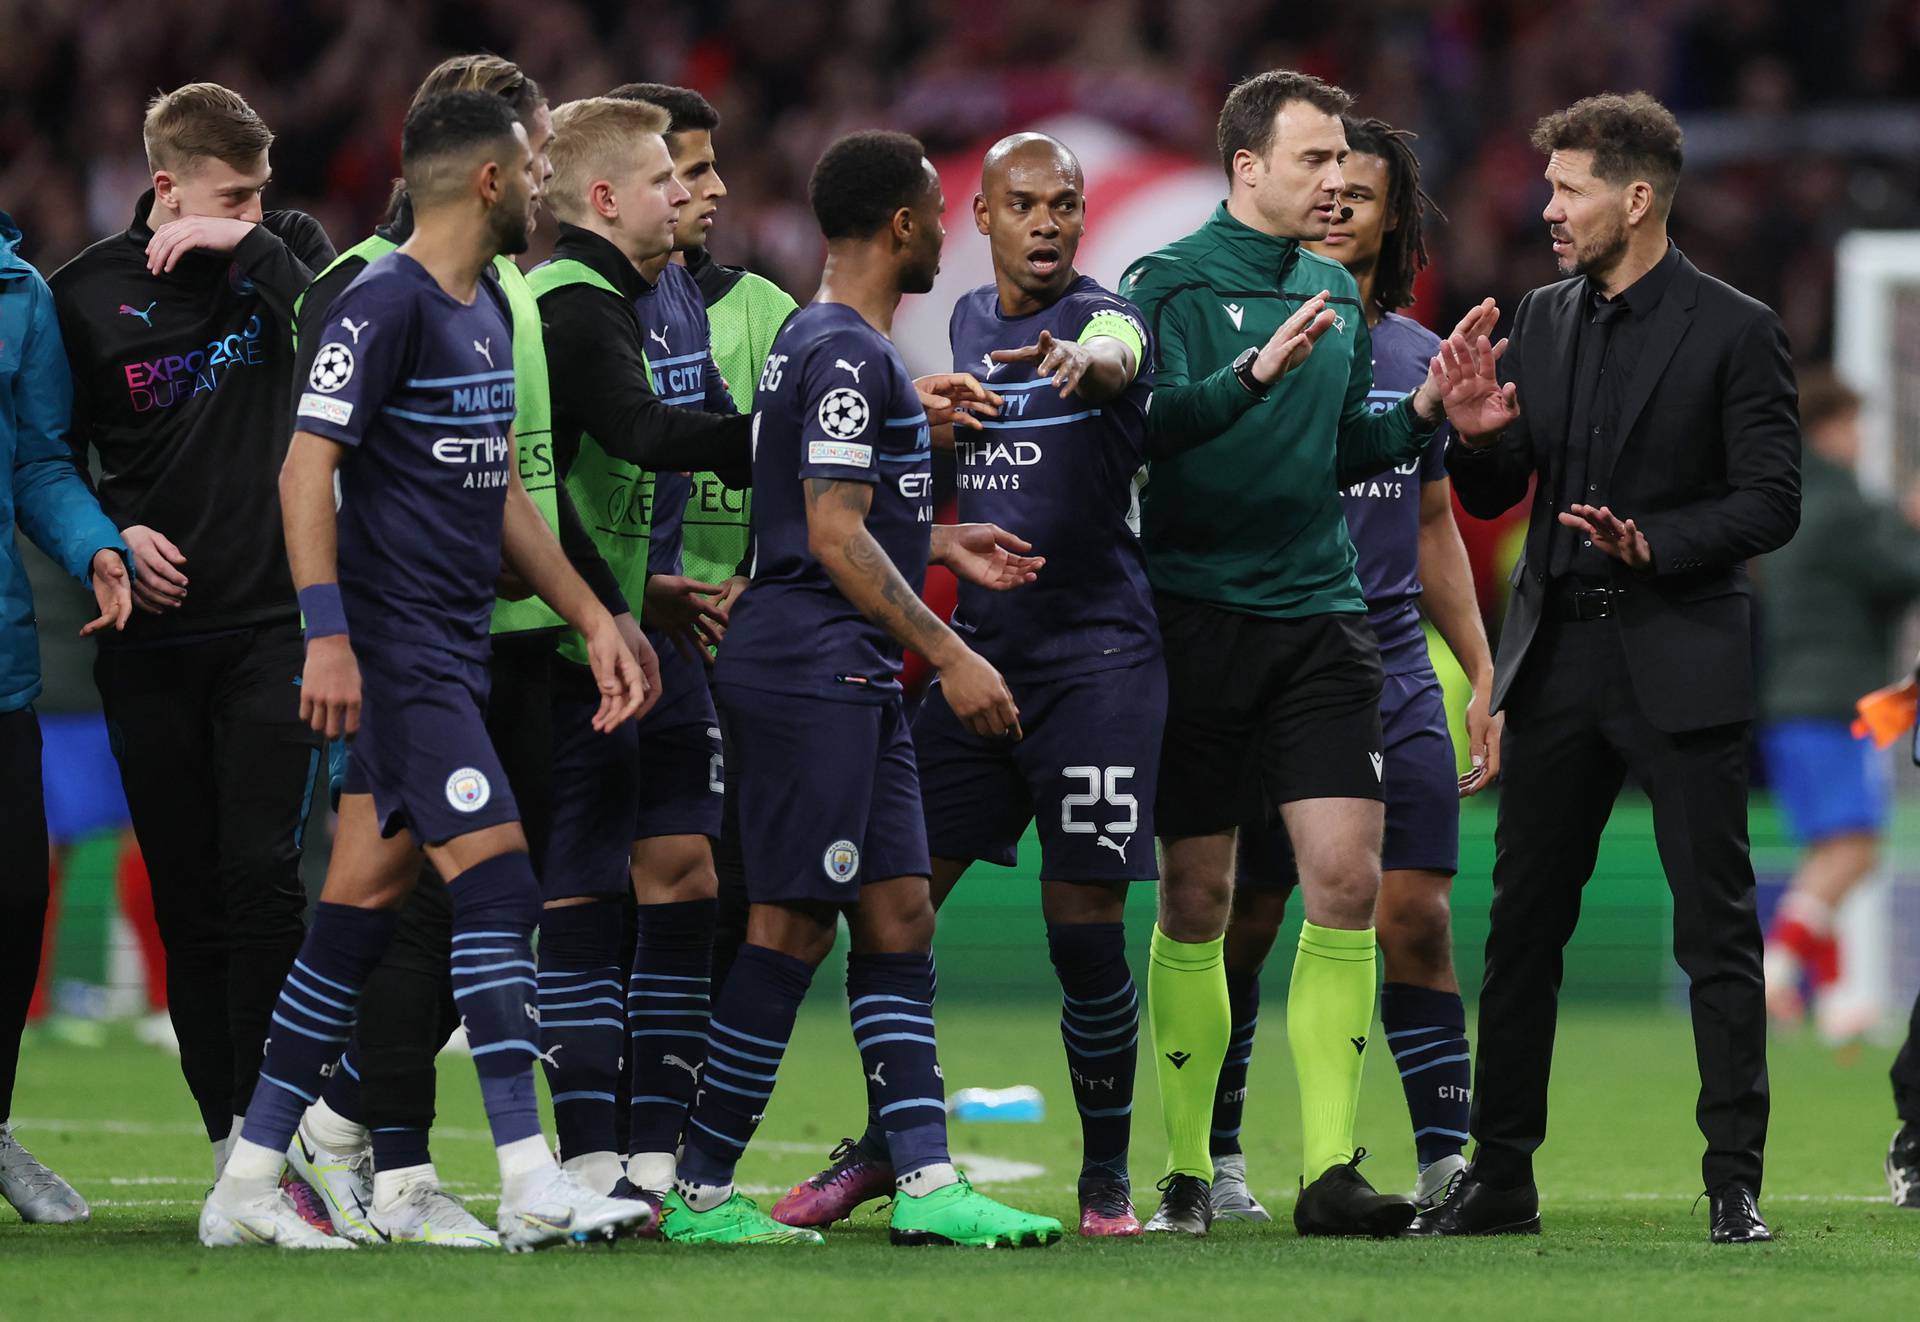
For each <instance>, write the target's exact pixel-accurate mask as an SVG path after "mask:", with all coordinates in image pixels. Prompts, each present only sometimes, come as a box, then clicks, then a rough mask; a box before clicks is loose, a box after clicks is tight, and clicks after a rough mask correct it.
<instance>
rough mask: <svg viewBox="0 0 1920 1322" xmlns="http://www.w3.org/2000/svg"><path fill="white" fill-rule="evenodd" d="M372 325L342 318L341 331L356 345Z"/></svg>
mask: <svg viewBox="0 0 1920 1322" xmlns="http://www.w3.org/2000/svg"><path fill="white" fill-rule="evenodd" d="M371 325H373V322H372V320H371V319H369V320H367V321H363V322H361V323H360V324H359V325H358V326H356V325H354V324H353V322H352V321H350V320H348V319H347V318H346V317H342V318H340V329H341V330H343V331H345V332H346V333H347V334H349V335H351V336H353V342H354V343H355V344H359V343H360V332H361V331H363V330H365V329H366V328H367V327H369V326H371ZM487 361H488V362H489V363H491V362H492V361H493V360H492V359H491V358H489V359H488V360H487Z"/></svg>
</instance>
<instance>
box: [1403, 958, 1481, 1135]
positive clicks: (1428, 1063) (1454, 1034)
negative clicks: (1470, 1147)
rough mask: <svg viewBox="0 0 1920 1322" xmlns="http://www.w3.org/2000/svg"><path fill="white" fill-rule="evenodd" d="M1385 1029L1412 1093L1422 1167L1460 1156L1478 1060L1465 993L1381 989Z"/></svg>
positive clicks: (1405, 1084) (1409, 1101) (1408, 985)
mask: <svg viewBox="0 0 1920 1322" xmlns="http://www.w3.org/2000/svg"><path fill="white" fill-rule="evenodd" d="M1380 1025H1381V1027H1382V1028H1383V1029H1384V1030H1385V1031H1386V1035H1387V1048H1388V1049H1389V1050H1390V1051H1392V1052H1393V1062H1394V1064H1395V1066H1397V1067H1398V1068H1399V1070H1400V1086H1401V1088H1402V1089H1403V1090H1405V1092H1406V1094H1407V1114H1408V1116H1409V1117H1411V1119H1412V1120H1413V1146H1414V1150H1415V1152H1416V1153H1417V1154H1418V1156H1419V1159H1420V1169H1421V1170H1425V1169H1426V1168H1427V1167H1429V1166H1431V1165H1432V1164H1433V1163H1434V1162H1436V1161H1439V1160H1440V1159H1441V1158H1442V1157H1456V1156H1459V1155H1460V1151H1461V1149H1462V1148H1463V1147H1464V1146H1465V1145H1466V1141H1467V1116H1468V1112H1469V1111H1470V1110H1471V1109H1472V1100H1473V1090H1472V1089H1473V1059H1472V1053H1471V1052H1470V1051H1469V1050H1468V1049H1467V1014H1466V1010H1465V1009H1464V1008H1463V1007H1462V1006H1461V1004H1460V993H1458V992H1440V991H1433V990H1432V989H1430V988H1427V987H1416V986H1413V985H1412V984H1411V983H1405V982H1389V983H1387V984H1386V985H1385V986H1384V987H1382V988H1381V989H1380Z"/></svg>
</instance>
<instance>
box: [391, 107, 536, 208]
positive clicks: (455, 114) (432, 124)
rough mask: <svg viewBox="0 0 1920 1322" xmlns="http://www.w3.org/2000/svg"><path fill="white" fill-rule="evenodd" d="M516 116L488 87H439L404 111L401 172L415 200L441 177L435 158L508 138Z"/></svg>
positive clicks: (437, 183) (401, 137) (493, 143)
mask: <svg viewBox="0 0 1920 1322" xmlns="http://www.w3.org/2000/svg"><path fill="white" fill-rule="evenodd" d="M519 122H520V121H519V118H518V117H517V116H516V115H515V114H514V113H513V107H512V106H510V105H508V104H507V103H506V102H505V101H503V100H501V99H500V98H499V97H498V96H495V95H494V94H493V93H491V92H442V93H440V94H439V95H438V96H430V97H427V98H425V99H424V100H422V101H420V102H419V103H418V104H416V105H415V106H414V107H413V109H412V110H410V111H408V112H407V122H406V125H405V126H404V127H403V128H402V129H401V130H400V172H401V174H402V175H404V176H405V177H406V182H407V191H408V192H409V193H410V194H412V195H413V199H414V201H415V202H418V201H420V200H421V199H422V198H423V197H426V196H430V195H431V194H432V193H433V192H434V191H435V190H436V188H437V187H438V186H439V185H440V184H441V183H442V181H440V180H437V179H435V178H434V175H435V173H436V171H435V169H434V167H435V165H436V164H437V163H439V162H442V161H445V160H447V159H448V158H449V157H452V156H455V155H458V154H460V153H462V152H467V151H471V150H473V149H474V148H477V147H482V146H493V145H495V144H497V143H499V142H500V141H501V140H502V139H505V138H511V137H512V136H513V129H514V126H515V125H516V124H518V123H519Z"/></svg>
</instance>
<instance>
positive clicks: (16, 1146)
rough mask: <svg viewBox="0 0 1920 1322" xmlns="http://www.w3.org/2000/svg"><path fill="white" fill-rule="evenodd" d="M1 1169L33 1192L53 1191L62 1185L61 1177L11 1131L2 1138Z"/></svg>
mask: <svg viewBox="0 0 1920 1322" xmlns="http://www.w3.org/2000/svg"><path fill="white" fill-rule="evenodd" d="M0 1171H5V1172H6V1173H7V1174H8V1175H9V1176H11V1177H12V1178H14V1179H15V1180H18V1181H19V1182H20V1183H21V1184H22V1185H24V1186H26V1191H27V1192H28V1193H31V1194H41V1193H52V1192H53V1191H54V1190H56V1189H58V1188H59V1187H60V1177H59V1176H58V1175H55V1174H54V1173H53V1171H52V1170H50V1169H48V1167H47V1164H46V1163H45V1162H44V1161H41V1160H40V1158H38V1157H36V1156H34V1155H33V1154H32V1153H31V1152H29V1151H27V1146H26V1144H24V1143H22V1142H21V1141H20V1140H19V1139H17V1138H15V1137H13V1135H12V1134H11V1133H8V1134H7V1136H6V1137H5V1138H4V1139H0Z"/></svg>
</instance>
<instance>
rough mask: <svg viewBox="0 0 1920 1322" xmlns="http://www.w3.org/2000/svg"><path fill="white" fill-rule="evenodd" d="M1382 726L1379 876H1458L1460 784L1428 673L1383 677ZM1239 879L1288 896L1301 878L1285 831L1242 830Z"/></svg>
mask: <svg viewBox="0 0 1920 1322" xmlns="http://www.w3.org/2000/svg"><path fill="white" fill-rule="evenodd" d="M1380 725H1381V728H1382V730H1383V731H1384V732H1385V736H1386V740H1385V742H1386V752H1385V754H1384V755H1383V756H1384V759H1385V763H1384V769H1383V772H1382V776H1381V783H1382V788H1383V789H1384V790H1385V791H1386V798H1387V829H1386V836H1385V838H1384V839H1383V840H1382V842H1381V848H1380V868H1381V871H1383V872H1396V871H1402V870H1405V871H1419V872H1444V873H1446V874H1447V875H1448V876H1452V875H1453V874H1454V873H1455V872H1457V871H1459V869H1460V791H1459V780H1458V772H1457V770H1456V766H1455V763H1454V757H1453V736H1452V734H1451V733H1450V732H1449V731H1448V729H1447V707H1446V700H1445V698H1444V696H1443V695H1442V693H1441V690H1440V681H1439V680H1438V679H1436V678H1435V677H1434V673H1433V671H1432V670H1431V669H1428V670H1425V671H1419V672H1415V673H1413V674H1406V675H1388V676H1386V678H1385V681H1384V687H1383V688H1382V690H1381V694H1380ZM1238 873H1239V882H1240V884H1242V885H1248V886H1257V887H1268V888H1277V889H1283V890H1284V889H1291V888H1292V886H1293V885H1294V883H1295V882H1296V881H1297V880H1298V879H1299V878H1298V874H1297V872H1296V871H1295V868H1294V861H1293V848H1292V846H1291V844H1290V843H1289V842H1288V840H1287V828H1286V827H1285V826H1283V825H1282V824H1281V823H1280V822H1278V821H1275V822H1273V823H1271V824H1270V825H1269V824H1266V823H1262V822H1252V823H1249V824H1248V825H1246V826H1244V827H1242V828H1241V831H1240V848H1239V859H1238Z"/></svg>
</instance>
